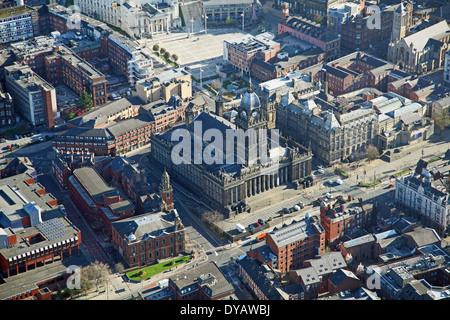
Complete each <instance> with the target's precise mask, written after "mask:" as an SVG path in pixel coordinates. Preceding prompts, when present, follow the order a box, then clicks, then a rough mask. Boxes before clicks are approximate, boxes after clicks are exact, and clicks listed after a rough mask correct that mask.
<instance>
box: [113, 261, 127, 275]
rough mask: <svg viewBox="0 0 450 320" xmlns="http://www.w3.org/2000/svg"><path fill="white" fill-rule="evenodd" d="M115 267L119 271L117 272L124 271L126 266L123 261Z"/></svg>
mask: <svg viewBox="0 0 450 320" xmlns="http://www.w3.org/2000/svg"><path fill="white" fill-rule="evenodd" d="M114 269H115V270H116V271H117V273H123V272H124V271H125V267H124V266H123V264H122V263H121V262H118V263H116V265H115V266H114Z"/></svg>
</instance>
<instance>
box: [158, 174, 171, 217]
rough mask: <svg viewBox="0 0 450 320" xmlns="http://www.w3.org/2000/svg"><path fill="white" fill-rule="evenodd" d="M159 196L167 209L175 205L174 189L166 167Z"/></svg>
mask: <svg viewBox="0 0 450 320" xmlns="http://www.w3.org/2000/svg"><path fill="white" fill-rule="evenodd" d="M159 196H160V197H161V199H162V200H163V202H164V205H165V209H166V210H172V209H173V208H174V206H173V189H172V186H171V184H170V177H169V174H168V173H167V171H166V169H165V168H164V172H163V174H162V178H161V184H160V185H159Z"/></svg>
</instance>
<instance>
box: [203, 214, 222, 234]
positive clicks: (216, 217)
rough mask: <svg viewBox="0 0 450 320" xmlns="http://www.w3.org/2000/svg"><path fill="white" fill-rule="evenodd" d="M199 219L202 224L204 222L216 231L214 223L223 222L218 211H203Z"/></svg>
mask: <svg viewBox="0 0 450 320" xmlns="http://www.w3.org/2000/svg"><path fill="white" fill-rule="evenodd" d="M201 219H202V221H203V222H205V223H206V224H207V225H208V226H210V227H212V228H213V229H215V230H216V231H217V230H218V228H217V226H216V222H219V221H222V220H223V214H222V213H220V212H218V211H209V210H208V211H205V212H204V213H203V214H202V215H201Z"/></svg>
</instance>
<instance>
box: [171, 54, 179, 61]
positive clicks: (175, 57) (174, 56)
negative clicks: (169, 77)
mask: <svg viewBox="0 0 450 320" xmlns="http://www.w3.org/2000/svg"><path fill="white" fill-rule="evenodd" d="M172 60H173V61H175V62H177V61H178V56H177V55H176V54H175V53H174V54H173V55H172Z"/></svg>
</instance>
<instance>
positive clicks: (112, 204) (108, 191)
mask: <svg viewBox="0 0 450 320" xmlns="http://www.w3.org/2000/svg"><path fill="white" fill-rule="evenodd" d="M69 191H70V198H71V199H72V201H73V202H74V203H75V205H76V206H77V207H78V209H79V210H80V212H81V213H82V214H83V215H84V216H85V217H86V219H87V220H88V222H89V223H91V225H95V226H98V227H99V228H101V227H103V229H104V230H105V232H106V234H107V235H108V236H111V223H112V222H114V221H118V220H120V219H125V218H129V217H131V216H133V215H134V212H135V207H134V205H133V203H131V201H130V200H129V199H128V198H127V197H126V195H125V194H124V193H123V191H122V190H120V189H119V188H112V187H110V186H109V185H108V184H107V183H106V182H105V181H104V180H103V178H102V177H101V176H100V175H99V174H98V173H97V171H96V170H95V169H93V168H89V167H85V168H79V169H76V170H74V171H73V175H72V176H71V177H69Z"/></svg>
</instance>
